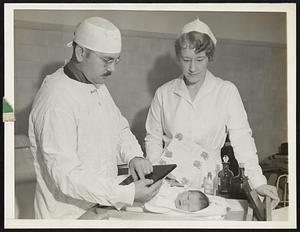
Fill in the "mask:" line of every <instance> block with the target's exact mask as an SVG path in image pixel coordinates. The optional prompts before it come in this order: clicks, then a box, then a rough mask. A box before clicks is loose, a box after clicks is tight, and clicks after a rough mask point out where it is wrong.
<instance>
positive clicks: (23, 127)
mask: <svg viewBox="0 0 300 232" xmlns="http://www.w3.org/2000/svg"><path fill="white" fill-rule="evenodd" d="M62 65H63V62H53V63H50V64H47V65H45V66H44V67H42V68H41V71H40V72H39V78H38V80H37V81H35V82H34V84H33V89H34V90H35V92H34V95H33V97H32V101H31V103H30V104H29V105H28V106H27V107H25V108H24V109H23V110H21V111H19V112H18V113H16V115H15V116H16V121H15V124H16V126H15V129H16V131H15V133H16V134H27V132H28V119H29V114H30V111H31V106H32V102H33V100H34V97H35V94H36V93H37V91H38V90H39V88H40V87H41V84H42V82H43V80H44V78H45V77H46V76H47V75H49V74H52V73H53V72H55V71H56V70H57V69H58V68H59V67H61V66H62ZM15 94H20V93H18V92H17V91H16V92H15Z"/></svg>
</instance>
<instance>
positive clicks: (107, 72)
mask: <svg viewBox="0 0 300 232" xmlns="http://www.w3.org/2000/svg"><path fill="white" fill-rule="evenodd" d="M111 74H112V72H111V71H106V72H105V73H103V76H105V77H107V76H110V75H111Z"/></svg>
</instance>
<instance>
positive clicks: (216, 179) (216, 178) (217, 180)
mask: <svg viewBox="0 0 300 232" xmlns="http://www.w3.org/2000/svg"><path fill="white" fill-rule="evenodd" d="M220 170H221V167H220V165H219V164H217V165H216V172H215V173H216V175H215V176H214V178H213V191H214V195H218V186H219V185H220V177H219V176H218V173H219V171H220Z"/></svg>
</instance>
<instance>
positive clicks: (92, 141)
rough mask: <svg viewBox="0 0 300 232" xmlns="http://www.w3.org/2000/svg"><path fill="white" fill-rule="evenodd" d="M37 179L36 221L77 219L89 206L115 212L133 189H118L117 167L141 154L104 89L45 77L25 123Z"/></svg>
mask: <svg viewBox="0 0 300 232" xmlns="http://www.w3.org/2000/svg"><path fill="white" fill-rule="evenodd" d="M28 133H29V139H30V143H31V151H32V154H33V157H34V167H35V171H36V177H37V185H36V194H35V215H36V218H57V219H64V218H77V217H79V216H80V215H82V214H83V213H84V212H85V211H86V210H87V209H88V208H90V207H91V206H93V205H95V204H96V203H98V204H100V205H113V206H115V207H116V208H117V209H120V208H121V207H123V206H124V205H131V204H132V203H133V200H134V194H135V187H134V184H130V185H127V186H120V185H119V183H118V181H117V179H116V177H117V171H118V170H117V164H118V163H119V162H123V163H127V164H128V163H129V161H130V160H131V159H132V158H133V157H135V156H141V157H142V156H143V152H142V150H141V148H140V146H139V144H138V142H137V140H136V138H135V137H134V135H133V134H132V133H131V131H130V128H129V125H128V122H127V120H126V119H125V118H124V117H123V116H122V114H121V113H120V111H119V109H118V107H117V106H116V105H115V103H114V101H113V99H112V97H111V95H110V94H109V92H108V90H107V88H106V86H105V85H100V86H99V88H96V87H95V86H94V85H92V84H85V83H81V82H78V81H75V80H73V79H70V78H69V77H67V76H66V75H65V74H64V72H63V69H62V68H60V69H58V70H57V71H56V72H55V73H54V74H51V75H49V76H47V77H46V78H45V80H44V82H43V84H42V87H41V89H40V90H39V92H38V93H37V95H36V98H35V100H34V103H33V108H32V111H31V114H30V118H29V132H28Z"/></svg>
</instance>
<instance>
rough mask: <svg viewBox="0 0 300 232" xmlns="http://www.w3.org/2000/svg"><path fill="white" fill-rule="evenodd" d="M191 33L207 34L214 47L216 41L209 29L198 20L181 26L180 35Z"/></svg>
mask: <svg viewBox="0 0 300 232" xmlns="http://www.w3.org/2000/svg"><path fill="white" fill-rule="evenodd" d="M191 31H198V32H201V33H204V34H207V35H208V36H209V37H210V38H211V40H212V41H213V43H214V45H215V46H216V44H217V39H216V37H215V36H214V34H213V33H212V31H211V30H210V29H209V27H208V26H207V25H206V24H205V23H204V22H202V21H200V20H199V19H198V18H197V19H196V20H194V21H192V22H189V23H187V24H186V25H184V26H183V28H182V31H181V34H184V33H188V32H191Z"/></svg>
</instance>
